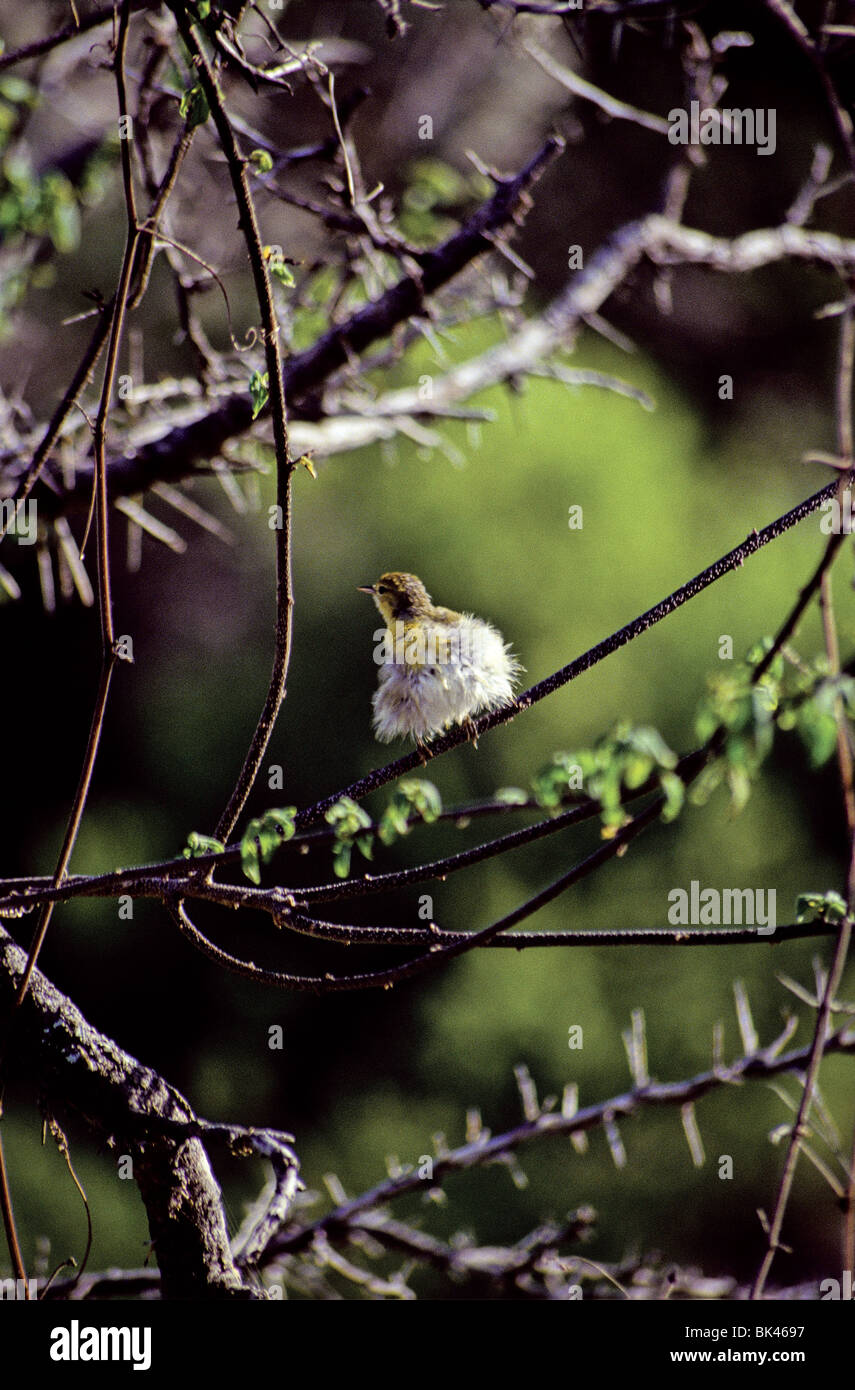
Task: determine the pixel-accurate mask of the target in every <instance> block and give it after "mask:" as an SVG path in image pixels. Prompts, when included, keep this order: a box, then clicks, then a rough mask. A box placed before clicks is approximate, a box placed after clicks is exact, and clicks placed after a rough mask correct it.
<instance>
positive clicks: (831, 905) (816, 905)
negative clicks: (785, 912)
mask: <svg viewBox="0 0 855 1390" xmlns="http://www.w3.org/2000/svg"><path fill="white" fill-rule="evenodd" d="M845 916H846V902H845V900H844V899H843V898H842V897H841V896H840V894H839V893H835V892H834V891H833V890H829V892H827V893H800V894H799V896H798V897H797V898H796V921H797V922H807V923H810V922H840V921H842V920H843V918H844V917H845Z"/></svg>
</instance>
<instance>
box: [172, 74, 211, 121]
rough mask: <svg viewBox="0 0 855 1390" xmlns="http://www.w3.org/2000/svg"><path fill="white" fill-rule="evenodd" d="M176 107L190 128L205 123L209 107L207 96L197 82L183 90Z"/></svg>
mask: <svg viewBox="0 0 855 1390" xmlns="http://www.w3.org/2000/svg"><path fill="white" fill-rule="evenodd" d="M178 109H179V111H180V112H181V115H182V116H183V117H184V119H185V121H186V122H187V124H188V126H189V127H190V129H191V130H192V129H193V128H194V126H197V125H204V124H205V121H207V119H208V117H209V115H210V114H211V109H210V107H209V106H208V98H207V97H206V96H205V93H204V91H203V90H202V88H201V87H200V85H199V83H198V82H197V83H196V84H195V86H193V87H190V88H189V89H188V91H186V92H184V94H183V96H182V97H181V102H180V105H179V108H178Z"/></svg>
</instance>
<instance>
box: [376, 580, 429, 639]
mask: <svg viewBox="0 0 855 1390" xmlns="http://www.w3.org/2000/svg"><path fill="white" fill-rule="evenodd" d="M358 588H359V592H360V593H361V594H370V595H371V597H372V598H373V600H374V602H375V603H376V604H377V607H378V608H379V609H380V612H381V613H382V614H383V619H384V621H385V622H386V624H387V625H388V626H389V627H391V626H392V625H393V624H394V623H396V622H401V623H406V622H409V621H410V620H411V619H413V618H427V617H430V615H431V613H432V612H433V604H432V603H431V598H430V594H429V593H428V591H427V589H426V588H425V586H424V584H423V583H422V581H421V580H420V579H419V578H417V576H416V575H414V574H401V573H399V572H398V571H397V570H394V571H392V572H391V573H390V574H381V576H380V578H379V579H378V580H377V583H376V584H360V585H358Z"/></svg>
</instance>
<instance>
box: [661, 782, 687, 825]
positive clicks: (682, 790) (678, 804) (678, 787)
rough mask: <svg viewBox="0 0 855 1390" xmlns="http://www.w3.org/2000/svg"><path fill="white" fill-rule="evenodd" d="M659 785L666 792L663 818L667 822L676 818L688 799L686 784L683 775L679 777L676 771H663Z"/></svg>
mask: <svg viewBox="0 0 855 1390" xmlns="http://www.w3.org/2000/svg"><path fill="white" fill-rule="evenodd" d="M659 785H660V786H661V788H662V790H663V792H664V793H665V808H664V810H663V812H662V819H663V821H665V822H666V824H667V823H668V822H669V821H672V820H676V819H677V817H678V816H679V814H680V812H681V811H682V809H683V804H684V802H685V800H686V786H685V783H684V782H683V779H682V777H678V776H677V773H676V772H663V773H662V774H661V776H660V778H659Z"/></svg>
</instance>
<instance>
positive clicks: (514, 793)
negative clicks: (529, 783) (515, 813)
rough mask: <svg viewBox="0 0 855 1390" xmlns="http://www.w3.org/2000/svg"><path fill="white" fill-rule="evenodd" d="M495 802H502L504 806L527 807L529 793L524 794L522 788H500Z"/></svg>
mask: <svg viewBox="0 0 855 1390" xmlns="http://www.w3.org/2000/svg"><path fill="white" fill-rule="evenodd" d="M494 800H495V801H501V802H502V804H503V805H504V806H525V804H526V802H527V801H528V792H524V791H523V789H522V787H500V788H499V790H498V791H497V792H496V794H495V797H494Z"/></svg>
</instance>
